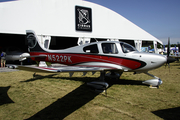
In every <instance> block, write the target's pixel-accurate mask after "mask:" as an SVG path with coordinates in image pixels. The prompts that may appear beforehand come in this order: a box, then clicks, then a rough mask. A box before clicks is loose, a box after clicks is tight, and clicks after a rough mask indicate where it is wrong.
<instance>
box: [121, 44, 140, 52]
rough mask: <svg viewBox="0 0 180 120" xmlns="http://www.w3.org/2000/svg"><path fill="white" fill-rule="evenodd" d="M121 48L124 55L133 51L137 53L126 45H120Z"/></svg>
mask: <svg viewBox="0 0 180 120" xmlns="http://www.w3.org/2000/svg"><path fill="white" fill-rule="evenodd" d="M120 45H121V47H122V51H123V52H124V53H129V52H133V51H137V50H136V48H134V47H133V46H131V45H129V44H126V43H120Z"/></svg>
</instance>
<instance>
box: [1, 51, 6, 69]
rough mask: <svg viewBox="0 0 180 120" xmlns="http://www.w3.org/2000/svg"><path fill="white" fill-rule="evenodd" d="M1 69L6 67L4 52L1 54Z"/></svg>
mask: <svg viewBox="0 0 180 120" xmlns="http://www.w3.org/2000/svg"><path fill="white" fill-rule="evenodd" d="M1 67H6V53H5V52H4V51H2V53H1Z"/></svg>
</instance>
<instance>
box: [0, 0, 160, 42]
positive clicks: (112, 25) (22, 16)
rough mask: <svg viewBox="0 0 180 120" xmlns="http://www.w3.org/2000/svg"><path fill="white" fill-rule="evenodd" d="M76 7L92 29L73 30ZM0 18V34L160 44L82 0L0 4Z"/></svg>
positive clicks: (39, 0)
mask: <svg viewBox="0 0 180 120" xmlns="http://www.w3.org/2000/svg"><path fill="white" fill-rule="evenodd" d="M76 6H77V7H83V8H84V11H79V12H82V13H81V14H82V16H81V17H85V18H86V17H87V18H88V19H90V20H89V21H88V22H89V23H91V24H90V25H91V29H92V30H90V31H83V30H77V29H76V24H77V23H76V21H77V19H80V18H79V17H80V16H77V15H76V11H77V10H79V9H80V8H78V9H76ZM86 8H87V9H90V10H91V13H90V12H89V11H86ZM88 12H89V13H88ZM83 14H86V15H87V14H88V15H87V16H83ZM0 16H1V19H0V33H12V34H25V31H26V30H34V31H35V32H36V33H37V34H39V35H50V36H69V37H79V38H85V39H87V38H107V39H114V40H117V39H123V40H135V43H136V44H137V45H138V44H142V40H144V41H154V42H155V43H156V44H157V42H158V43H160V44H162V42H161V41H160V40H158V39H157V38H155V37H154V36H152V35H151V34H149V33H148V32H146V31H144V30H143V29H141V28H140V27H138V26H137V25H135V24H134V23H132V22H130V21H129V20H127V19H126V18H124V17H123V16H121V15H119V14H118V13H116V12H114V11H112V10H110V9H108V8H105V7H103V6H101V5H98V4H95V3H91V2H87V1H83V0H18V1H9V2H0ZM90 17H91V18H90ZM83 24H86V23H83ZM87 27H88V26H87Z"/></svg>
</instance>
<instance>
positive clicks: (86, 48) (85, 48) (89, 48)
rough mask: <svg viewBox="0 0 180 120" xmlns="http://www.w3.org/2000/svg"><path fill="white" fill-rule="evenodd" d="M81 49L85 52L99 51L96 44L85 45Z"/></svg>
mask: <svg viewBox="0 0 180 120" xmlns="http://www.w3.org/2000/svg"><path fill="white" fill-rule="evenodd" d="M83 51H84V52H86V53H99V50H98V47H97V44H94V45H89V46H86V47H84V48H83Z"/></svg>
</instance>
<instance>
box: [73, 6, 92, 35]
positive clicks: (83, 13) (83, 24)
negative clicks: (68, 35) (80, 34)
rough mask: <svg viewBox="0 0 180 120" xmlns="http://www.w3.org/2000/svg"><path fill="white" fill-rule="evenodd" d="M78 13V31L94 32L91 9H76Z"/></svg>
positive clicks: (78, 7)
mask: <svg viewBox="0 0 180 120" xmlns="http://www.w3.org/2000/svg"><path fill="white" fill-rule="evenodd" d="M75 11H76V15H75V16H76V30H78V31H90V32H91V31H92V11H91V8H86V7H80V6H76V7H75Z"/></svg>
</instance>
